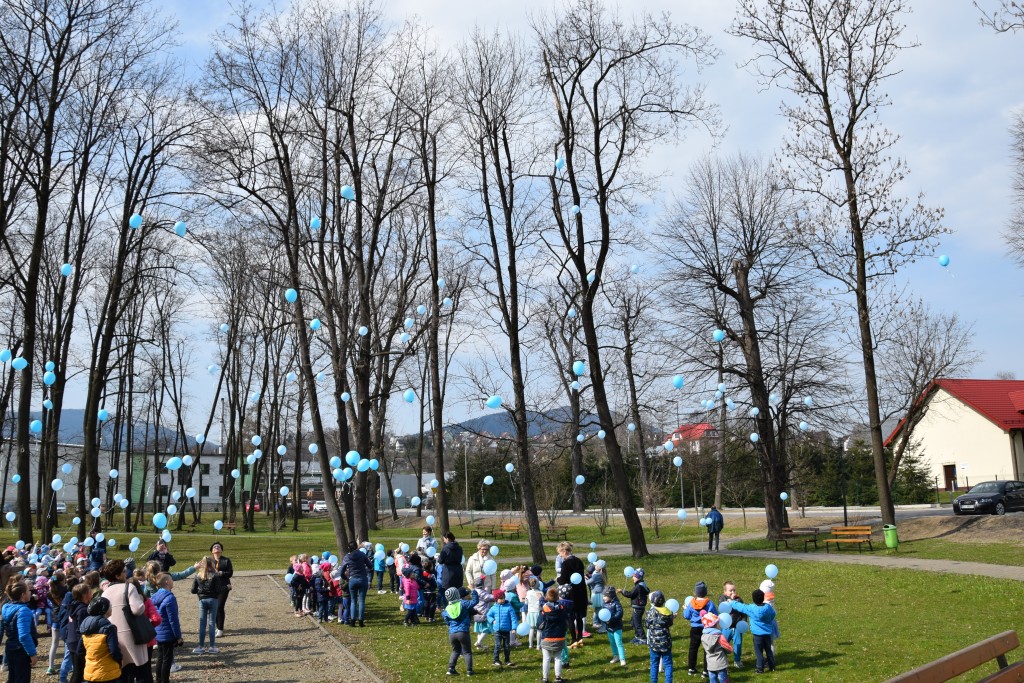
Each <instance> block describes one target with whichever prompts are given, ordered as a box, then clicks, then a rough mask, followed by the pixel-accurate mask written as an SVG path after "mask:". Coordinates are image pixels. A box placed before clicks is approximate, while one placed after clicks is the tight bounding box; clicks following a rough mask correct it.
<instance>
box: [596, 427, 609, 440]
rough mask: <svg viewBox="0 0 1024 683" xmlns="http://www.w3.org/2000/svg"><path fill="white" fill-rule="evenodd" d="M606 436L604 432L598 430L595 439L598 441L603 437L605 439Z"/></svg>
mask: <svg viewBox="0 0 1024 683" xmlns="http://www.w3.org/2000/svg"><path fill="white" fill-rule="evenodd" d="M606 436H608V434H606V433H605V431H604V430H603V429H600V430H598V432H597V438H599V439H604V437H606Z"/></svg>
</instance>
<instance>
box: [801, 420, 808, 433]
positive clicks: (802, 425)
mask: <svg viewBox="0 0 1024 683" xmlns="http://www.w3.org/2000/svg"><path fill="white" fill-rule="evenodd" d="M808 429H810V425H809V424H807V423H806V422H801V423H800V431H801V432H806V431H807V430H808Z"/></svg>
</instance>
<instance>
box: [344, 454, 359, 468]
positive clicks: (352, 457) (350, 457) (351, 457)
mask: <svg viewBox="0 0 1024 683" xmlns="http://www.w3.org/2000/svg"><path fill="white" fill-rule="evenodd" d="M360 460H362V456H361V455H359V451H349V452H348V453H346V454H345V462H346V463H348V464H349V465H351V466H352V467H355V466H356V465H358V464H359V461H360Z"/></svg>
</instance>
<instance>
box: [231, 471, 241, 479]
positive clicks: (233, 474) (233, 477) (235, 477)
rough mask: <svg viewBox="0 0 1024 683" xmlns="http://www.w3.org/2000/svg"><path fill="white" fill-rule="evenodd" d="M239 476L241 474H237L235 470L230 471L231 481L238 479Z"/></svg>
mask: <svg viewBox="0 0 1024 683" xmlns="http://www.w3.org/2000/svg"><path fill="white" fill-rule="evenodd" d="M240 476H242V473H241V472H239V471H238V470H237V469H234V470H231V478H232V479H238V478H239V477H240Z"/></svg>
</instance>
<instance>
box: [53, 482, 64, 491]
mask: <svg viewBox="0 0 1024 683" xmlns="http://www.w3.org/2000/svg"><path fill="white" fill-rule="evenodd" d="M50 488H51V489H53V490H54V491H60V490H61V489H62V488H64V482H63V481H61V480H60V479H54V480H53V481H51V482H50Z"/></svg>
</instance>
